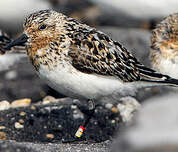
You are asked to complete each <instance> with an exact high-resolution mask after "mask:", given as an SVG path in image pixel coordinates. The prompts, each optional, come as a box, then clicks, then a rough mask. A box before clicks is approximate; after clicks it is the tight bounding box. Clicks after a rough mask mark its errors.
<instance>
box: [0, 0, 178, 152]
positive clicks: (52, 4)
mask: <svg viewBox="0 0 178 152" xmlns="http://www.w3.org/2000/svg"><path fill="white" fill-rule="evenodd" d="M21 1H23V0H21ZM24 2H25V1H24ZM93 2H94V3H93ZM99 2H100V1H98V2H97V3H96V1H95V0H89V1H85V2H84V1H83V0H76V1H73V0H67V1H63V0H48V1H45V4H44V6H45V8H46V7H47V8H53V9H55V10H60V11H61V12H64V13H65V14H68V15H70V16H72V17H75V18H77V19H79V20H81V21H82V22H84V23H87V24H89V25H91V26H94V27H97V29H99V30H101V31H103V32H104V33H106V34H108V35H109V36H111V37H112V38H113V39H115V40H118V41H119V42H121V43H122V44H123V45H124V46H125V47H126V48H127V49H128V50H129V51H131V52H132V53H133V54H134V55H135V56H136V57H137V58H138V59H139V60H140V61H141V62H142V63H143V64H145V65H147V66H148V67H149V66H150V64H149V46H150V35H151V31H150V29H151V28H153V27H154V26H155V23H156V22H157V21H159V20H160V19H161V18H162V16H159V17H158V16H157V17H154V16H152V17H149V19H148V18H144V17H143V18H137V17H132V16H130V15H128V14H127V13H126V14H124V11H120V10H117V7H113V5H110V6H107V7H106V4H104V3H101V4H99V5H97V4H98V3H99ZM110 2H111V3H113V4H114V2H113V1H110ZM7 3H8V1H7ZM39 3H41V1H40V2H39ZM9 5H10V4H9ZM11 5H13V4H11ZM11 5H10V6H11ZM29 5H30V6H29ZM33 5H34V4H33ZM33 5H32V4H31V3H26V5H24V7H25V6H27V7H28V6H29V7H28V8H29V10H28V11H30V7H31V8H33ZM41 6H42V5H41ZM36 7H37V4H36ZM36 7H35V8H36ZM8 8H9V7H8ZM16 10H17V12H16V14H15V12H14V14H13V15H14V16H13V19H12V18H9V19H8V16H11V15H10V13H9V14H8V15H7V17H6V19H8V21H9V22H8V24H5V23H7V22H5V20H3V17H4V16H1V15H0V21H1V20H2V22H0V27H2V28H3V29H4V30H5V31H6V32H7V33H8V34H10V35H11V36H16V35H18V34H19V31H22V28H19V27H21V26H18V27H17V24H21V22H22V18H23V16H25V15H26V14H23V13H24V11H21V9H16ZM1 11H3V9H2V10H1ZM19 11H21V12H20V14H21V16H20V17H21V18H20V19H19V20H18V19H16V17H18V14H19ZM156 18H157V19H156ZM14 21H16V22H14ZM17 22H18V23H17ZM1 24H3V26H2V25H1ZM14 27H15V28H14ZM2 44H4V42H3V43H1V39H0V48H1V45H2ZM18 50H19V49H17V48H16V49H15V50H14V51H12V52H9V53H7V54H5V55H0V152H1V151H2V152H63V151H64V152H75V151H78V152H80V151H81V152H83V151H86V152H90V151H93V152H108V151H113V152H117V151H121V152H125V151H128V152H133V151H140V152H142V151H144V152H149V151H150V152H151V151H152V152H154V151H155V152H156V151H165V152H166V151H169V152H176V151H178V150H177V149H178V147H177V137H178V135H177V130H176V128H177V110H176V105H177V103H176V101H177V95H173V94H168V92H172V91H173V90H170V89H168V88H164V89H160V88H152V89H142V90H139V91H138V93H137V95H136V96H135V97H124V98H121V99H118V101H116V102H112V101H111V100H109V99H108V101H107V102H105V103H98V106H97V108H96V110H95V113H94V116H93V117H92V119H91V121H90V122H89V124H88V126H87V128H86V131H85V133H84V136H82V138H81V139H80V140H77V141H74V142H72V143H70V142H69V143H63V142H62V141H63V139H68V140H73V139H74V134H75V132H76V130H77V129H78V127H79V126H80V125H81V124H82V123H83V122H84V120H85V118H86V115H85V114H84V111H83V109H84V108H85V107H86V102H85V101H79V100H74V99H70V98H68V97H64V96H63V95H61V94H59V93H57V92H56V91H54V90H53V89H52V88H50V87H48V86H47V85H46V84H45V83H44V82H43V81H42V80H40V79H39V77H38V76H37V75H36V73H35V71H34V69H33V67H32V66H31V64H30V62H29V60H28V58H27V56H26V54H25V53H24V50H21V51H20V53H19V51H18ZM0 53H1V52H0ZM174 92H176V90H174ZM162 95H165V96H163V97H161V96H162ZM79 104H82V105H84V106H82V107H79V106H78V105H79ZM140 104H143V105H142V106H141V105H140ZM138 111H139V112H138ZM153 118H154V119H153Z"/></svg>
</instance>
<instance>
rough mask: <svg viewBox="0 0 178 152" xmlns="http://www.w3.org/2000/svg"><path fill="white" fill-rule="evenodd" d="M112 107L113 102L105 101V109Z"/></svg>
mask: <svg viewBox="0 0 178 152" xmlns="http://www.w3.org/2000/svg"><path fill="white" fill-rule="evenodd" d="M112 107H113V104H111V103H107V104H106V105H105V108H107V109H111V108H112Z"/></svg>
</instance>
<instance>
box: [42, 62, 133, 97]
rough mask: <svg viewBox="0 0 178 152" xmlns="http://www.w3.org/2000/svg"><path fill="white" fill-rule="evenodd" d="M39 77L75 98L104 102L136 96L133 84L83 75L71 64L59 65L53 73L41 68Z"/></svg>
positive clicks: (109, 78)
mask: <svg viewBox="0 0 178 152" xmlns="http://www.w3.org/2000/svg"><path fill="white" fill-rule="evenodd" d="M39 75H40V77H42V78H43V79H44V80H45V81H46V83H47V84H48V85H50V86H51V87H53V88H54V89H56V90H57V91H58V92H60V93H62V94H64V95H66V96H70V97H73V98H84V99H96V100H101V99H103V100H104V99H105V98H108V97H109V98H113V100H117V99H118V98H119V97H121V96H126V95H133V94H135V89H134V88H133V85H131V83H128V84H125V83H124V84H123V82H121V81H120V80H119V79H116V78H113V77H108V76H100V75H94V74H86V73H82V72H79V71H77V70H76V69H74V68H73V67H72V66H71V65H69V64H68V65H65V67H63V66H62V65H58V67H56V68H55V69H54V70H52V71H49V70H48V69H47V68H46V67H45V66H41V67H40V69H39Z"/></svg>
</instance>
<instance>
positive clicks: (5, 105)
mask: <svg viewBox="0 0 178 152" xmlns="http://www.w3.org/2000/svg"><path fill="white" fill-rule="evenodd" d="M9 108H10V103H9V102H8V101H6V100H4V101H1V102H0V111H2V110H7V109H9Z"/></svg>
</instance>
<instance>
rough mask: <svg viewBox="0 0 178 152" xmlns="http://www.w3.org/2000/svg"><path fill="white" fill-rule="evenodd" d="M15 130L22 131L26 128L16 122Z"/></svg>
mask: <svg viewBox="0 0 178 152" xmlns="http://www.w3.org/2000/svg"><path fill="white" fill-rule="evenodd" d="M15 128H16V129H22V128H24V126H23V125H21V124H20V123H19V122H15Z"/></svg>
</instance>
